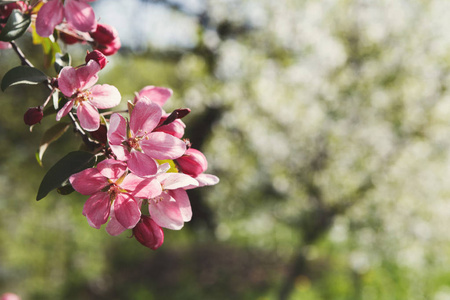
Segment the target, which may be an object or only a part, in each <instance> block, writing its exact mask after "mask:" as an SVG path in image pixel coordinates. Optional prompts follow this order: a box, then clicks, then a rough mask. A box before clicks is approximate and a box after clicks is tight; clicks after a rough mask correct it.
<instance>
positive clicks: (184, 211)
mask: <svg viewBox="0 0 450 300" xmlns="http://www.w3.org/2000/svg"><path fill="white" fill-rule="evenodd" d="M168 193H169V195H170V196H171V197H172V198H173V199H175V201H177V203H178V208H179V209H180V212H181V216H182V217H183V221H184V222H189V221H190V220H191V218H192V208H191V202H190V201H189V197H188V194H187V193H186V191H185V190H183V189H176V190H173V191H168Z"/></svg>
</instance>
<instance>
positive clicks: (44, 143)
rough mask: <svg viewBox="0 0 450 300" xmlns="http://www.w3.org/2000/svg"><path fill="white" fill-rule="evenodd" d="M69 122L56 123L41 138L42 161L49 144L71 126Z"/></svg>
mask: <svg viewBox="0 0 450 300" xmlns="http://www.w3.org/2000/svg"><path fill="white" fill-rule="evenodd" d="M69 126H70V124H69V123H63V122H61V123H56V124H55V125H54V126H52V127H50V128H49V129H47V131H46V132H45V133H44V135H43V136H42V139H41V144H40V145H39V161H42V156H43V155H44V152H45V150H47V147H48V145H50V144H51V143H53V142H54V141H56V140H57V139H59V138H60V137H61V136H62V135H63V133H64V132H66V131H67V129H68V128H69Z"/></svg>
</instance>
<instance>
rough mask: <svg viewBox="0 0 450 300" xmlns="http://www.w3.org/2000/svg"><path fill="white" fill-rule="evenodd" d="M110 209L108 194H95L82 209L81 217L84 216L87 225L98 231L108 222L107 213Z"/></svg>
mask: <svg viewBox="0 0 450 300" xmlns="http://www.w3.org/2000/svg"><path fill="white" fill-rule="evenodd" d="M110 209H111V200H110V198H109V194H108V193H104V192H99V193H95V194H94V195H92V196H91V197H89V199H87V201H86V203H85V204H84V207H83V215H85V216H86V218H87V220H88V223H89V225H91V226H92V227H94V228H97V229H99V228H100V227H101V226H102V225H103V224H105V223H106V221H108V216H109V211H110Z"/></svg>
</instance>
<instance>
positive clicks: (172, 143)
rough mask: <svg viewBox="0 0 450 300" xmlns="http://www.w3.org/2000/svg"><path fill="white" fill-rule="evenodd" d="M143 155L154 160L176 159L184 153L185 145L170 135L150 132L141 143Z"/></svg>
mask: <svg viewBox="0 0 450 300" xmlns="http://www.w3.org/2000/svg"><path fill="white" fill-rule="evenodd" d="M141 148H142V150H144V153H145V154H147V155H148V156H150V157H153V158H155V159H176V158H178V157H180V156H181V155H183V154H184V152H186V144H185V143H184V142H183V141H182V140H180V139H179V138H176V137H174V136H172V135H170V134H167V133H164V132H152V133H151V134H149V135H148V140H143V141H142V142H141Z"/></svg>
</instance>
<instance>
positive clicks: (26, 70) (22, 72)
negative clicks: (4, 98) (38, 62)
mask: <svg viewBox="0 0 450 300" xmlns="http://www.w3.org/2000/svg"><path fill="white" fill-rule="evenodd" d="M44 81H47V75H45V74H44V73H42V71H40V70H38V69H36V68H32V67H27V66H18V67H15V68H12V69H11V70H9V71H8V72H6V74H5V76H3V79H2V84H1V88H2V91H5V90H6V88H7V87H9V86H12V85H16V84H38V83H40V82H44Z"/></svg>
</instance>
